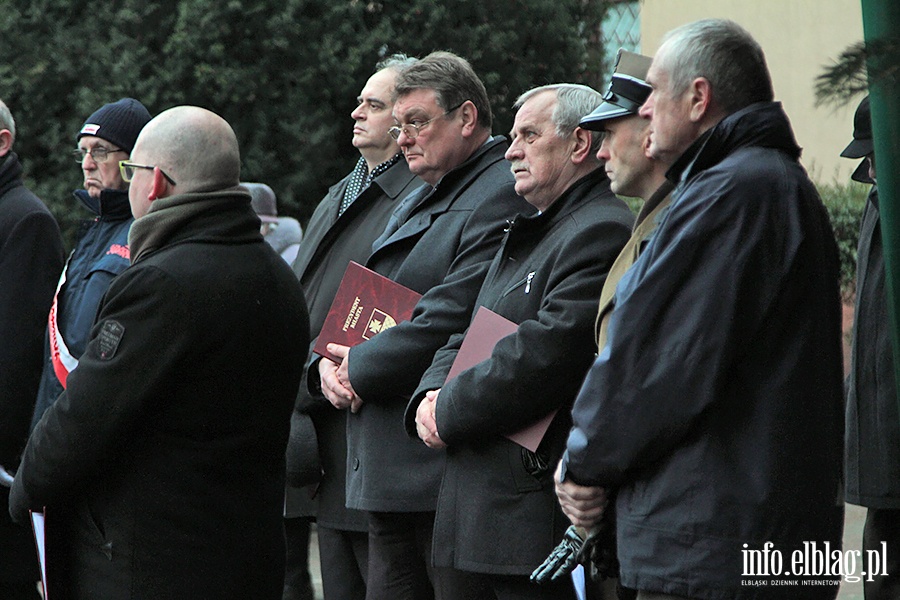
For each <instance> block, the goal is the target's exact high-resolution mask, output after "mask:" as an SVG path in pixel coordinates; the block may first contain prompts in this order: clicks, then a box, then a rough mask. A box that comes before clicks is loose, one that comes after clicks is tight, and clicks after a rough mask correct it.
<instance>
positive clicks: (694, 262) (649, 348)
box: [563, 172, 802, 486]
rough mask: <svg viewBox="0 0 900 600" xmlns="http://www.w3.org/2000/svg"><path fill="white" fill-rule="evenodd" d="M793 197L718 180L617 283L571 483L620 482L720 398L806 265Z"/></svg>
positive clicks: (578, 417) (680, 202) (708, 181)
mask: <svg viewBox="0 0 900 600" xmlns="http://www.w3.org/2000/svg"><path fill="white" fill-rule="evenodd" d="M773 179H774V178H773ZM763 185H764V184H763ZM738 190H740V191H738ZM751 190H752V191H751ZM790 197H791V193H790V192H789V191H785V190H778V189H771V188H770V189H765V188H763V189H760V187H759V186H756V187H755V188H753V187H751V186H749V185H746V182H744V183H743V184H742V183H740V182H735V181H734V179H733V178H732V177H730V176H729V175H728V174H727V173H723V172H717V173H710V172H708V173H707V174H705V175H700V176H698V181H696V182H694V183H692V186H691V189H689V190H688V192H687V193H685V194H684V195H683V196H682V197H681V198H679V199H677V200H675V201H673V204H672V208H671V209H670V212H669V215H668V218H667V220H666V221H665V222H664V223H663V224H662V225H661V226H660V228H659V229H658V230H657V234H656V237H655V239H652V241H651V242H650V244H649V245H648V247H647V249H646V250H645V251H644V253H643V254H642V255H641V257H640V258H639V259H638V261H637V262H636V263H635V265H634V266H633V267H632V268H631V269H630V270H629V271H628V272H627V273H626V274H625V275H624V276H623V278H622V279H621V280H620V282H619V284H618V287H617V292H616V294H617V303H616V306H615V308H614V309H613V312H612V315H611V318H610V323H609V338H608V344H607V346H606V347H605V348H604V349H602V350H601V352H600V355H599V356H598V357H597V358H596V360H595V361H594V364H593V366H592V367H591V368H590V370H589V372H588V375H587V378H586V380H585V382H584V385H583V386H582V388H581V390H580V392H579V393H578V397H577V399H576V401H575V405H574V408H573V411H572V417H573V428H572V430H571V432H570V434H569V439H568V446H567V453H566V455H565V456H564V457H563V469H564V473H565V475H566V476H567V477H570V478H571V479H572V480H573V481H576V482H578V483H581V484H584V485H603V486H612V485H616V484H618V483H619V482H620V481H622V480H623V479H625V478H626V477H627V476H628V474H629V473H630V472H633V471H635V470H638V469H640V468H642V467H645V466H647V465H649V464H651V463H652V462H654V461H655V460H657V459H659V458H661V457H663V456H665V455H667V454H670V453H671V452H672V450H673V449H674V448H675V447H677V445H678V444H679V443H680V442H681V440H682V439H683V438H685V437H686V436H687V435H689V434H690V432H691V430H692V427H693V426H694V425H695V424H696V423H697V422H699V421H701V420H702V419H704V417H705V416H706V414H707V412H708V409H709V408H710V407H711V406H712V405H713V403H715V402H716V401H717V400H720V399H721V392H720V390H721V388H722V386H723V382H724V381H727V378H728V375H729V373H728V369H731V368H735V365H739V364H740V356H741V353H742V352H745V351H749V350H750V346H751V342H752V337H753V334H754V332H756V331H758V329H759V327H760V326H761V323H762V322H763V320H764V318H765V315H766V313H767V312H768V311H770V309H771V306H772V305H773V304H774V303H776V302H778V298H777V296H778V293H779V288H780V287H781V284H782V281H783V280H784V278H785V277H790V276H791V274H790V273H791V271H792V270H793V269H794V268H796V265H794V264H793V263H794V261H795V256H796V254H797V248H798V246H799V244H800V243H801V241H802V240H800V239H797V238H798V237H799V234H798V233H797V232H798V231H800V230H801V228H800V227H799V225H797V224H796V220H795V221H794V222H793V223H792V222H790V219H796V214H793V213H791V212H790V210H784V207H785V206H787V205H789V204H790V203H789V202H787V201H786V200H785V198H790ZM794 276H799V275H794Z"/></svg>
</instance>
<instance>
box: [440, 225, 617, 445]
mask: <svg viewBox="0 0 900 600" xmlns="http://www.w3.org/2000/svg"><path fill="white" fill-rule="evenodd" d="M628 236H629V229H628V227H627V226H625V225H624V224H620V223H617V222H613V221H603V222H598V223H595V224H593V225H592V226H590V227H585V228H583V229H581V230H579V231H578V232H577V233H576V235H573V236H572V237H571V239H570V240H569V241H568V243H567V244H566V246H565V247H564V248H562V249H561V250H560V251H559V252H558V255H557V257H556V258H555V260H554V261H553V264H552V266H551V271H550V274H549V276H548V279H547V282H546V285H545V286H544V287H543V290H542V298H541V301H540V305H539V308H538V310H537V315H536V316H535V318H531V319H526V320H524V321H522V322H521V323H520V325H519V328H518V329H517V330H516V332H515V333H513V334H511V335H509V336H507V337H505V338H503V339H501V340H500V341H499V342H497V345H496V346H495V347H494V350H493V352H492V354H491V358H490V359H489V360H486V361H483V362H481V363H480V364H478V365H476V366H474V367H472V368H471V369H468V370H466V371H464V372H463V373H461V374H460V375H459V376H457V377H456V378H454V379H453V380H452V381H450V382H448V383H447V384H446V385H445V386H444V387H443V388H442V389H441V393H440V395H439V396H438V400H437V407H436V414H435V418H436V421H437V428H438V431H439V432H440V436H441V439H442V440H443V441H444V442H445V443H447V444H448V445H450V446H453V445H455V444H460V443H469V444H477V443H478V442H480V441H487V440H490V439H492V438H494V437H496V436H497V435H499V434H510V433H514V432H516V431H518V430H520V429H522V428H524V427H526V426H528V425H530V424H532V423H534V422H535V421H537V420H538V419H540V418H542V417H544V416H545V415H547V414H548V413H550V412H551V411H553V410H555V409H565V410H568V409H569V407H570V406H571V403H572V401H573V399H574V397H575V394H576V393H577V391H578V387H579V385H580V383H581V380H582V378H583V377H584V374H585V372H586V371H587V369H588V367H589V366H590V364H591V359H592V358H593V356H594V348H595V346H594V340H593V329H592V324H593V322H594V319H595V318H596V315H597V302H598V298H599V294H600V290H601V289H602V287H603V282H604V281H605V279H606V275H607V273H608V272H609V268H610V266H612V263H613V262H614V261H615V259H616V256H618V253H619V251H620V250H621V249H622V246H623V245H624V244H625V242H626V241H627V240H628ZM515 293H516V292H512V293H511V294H510V296H512V295H513V294H515ZM518 293H520V294H521V293H522V292H521V290H519V291H518ZM532 293H534V291H532ZM510 296H507V298H506V301H509V298H510Z"/></svg>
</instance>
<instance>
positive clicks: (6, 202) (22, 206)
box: [0, 153, 63, 581]
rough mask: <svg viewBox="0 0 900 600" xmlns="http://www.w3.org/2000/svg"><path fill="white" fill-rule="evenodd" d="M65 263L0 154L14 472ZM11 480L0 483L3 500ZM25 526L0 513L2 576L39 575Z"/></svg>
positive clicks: (4, 409)
mask: <svg viewBox="0 0 900 600" xmlns="http://www.w3.org/2000/svg"><path fill="white" fill-rule="evenodd" d="M62 266H63V245H62V238H61V237H60V234H59V227H58V226H57V224H56V221H55V220H54V219H53V216H52V215H51V214H50V211H49V210H47V207H46V206H44V203H43V202H41V201H40V199H38V197H37V196H35V195H34V194H32V193H31V192H30V191H28V190H27V189H26V188H25V186H24V185H23V183H22V165H21V164H20V163H19V159H18V158H17V157H16V155H15V154H13V153H9V154H7V155H6V158H4V159H0V466H3V467H4V468H5V469H6V470H7V471H9V472H12V473H14V472H15V470H16V467H17V466H18V463H19V454H20V453H21V452H22V449H23V448H24V447H25V441H26V440H27V439H28V428H29V424H30V423H31V412H32V410H33V409H34V402H35V398H36V396H37V389H38V381H39V380H40V376H41V351H42V348H43V342H44V330H45V329H46V327H47V313H48V312H49V310H50V302H51V300H52V299H53V290H55V289H56V282H57V279H58V278H59V273H60V271H61V270H62ZM8 496H9V488H7V487H4V486H3V485H0V502H3V503H4V505H5V504H6V501H7V497H8ZM39 576H40V575H39V573H38V571H37V559H36V556H35V550H34V540H33V539H32V536H31V526H30V525H26V526H24V527H23V526H20V525H14V524H13V523H12V521H10V518H9V514H8V511H4V513H3V514H2V515H0V581H12V580H16V581H22V580H27V581H37V579H38V578H39Z"/></svg>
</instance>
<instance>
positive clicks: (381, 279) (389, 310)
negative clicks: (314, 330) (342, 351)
mask: <svg viewBox="0 0 900 600" xmlns="http://www.w3.org/2000/svg"><path fill="white" fill-rule="evenodd" d="M421 297H422V295H421V294H419V293H417V292H414V291H412V290H411V289H409V288H408V287H404V286H402V285H400V284H399V283H397V282H396V281H392V280H390V279H388V278H387V277H385V276H383V275H379V274H378V273H376V272H375V271H373V270H371V269H367V268H366V267H364V266H362V265H361V264H359V263H356V262H352V261H351V262H350V264H349V265H347V270H346V271H344V277H343V279H341V284H340V285H339V286H338V290H337V293H336V294H335V295H334V300H333V301H332V302H331V308H330V309H328V316H326V317H325V322H324V323H323V324H322V331H321V332H320V333H319V337H318V339H317V340H316V345H315V347H314V348H313V352H315V353H316V354H318V355H320V356H324V357H325V358H329V359H331V360H333V361H335V362H337V363H340V362H341V359H339V358H337V357H336V356H333V355H331V354H330V353H329V352H328V351H327V350H326V349H325V346H326V345H327V344H330V343H335V344H341V345H344V346H355V345H356V344H359V343H360V342H364V341H366V340H368V339H371V338H372V337H374V336H375V335H376V334H378V333H379V332H381V331H384V330H385V329H387V328H389V327H393V326H394V325H396V324H397V323H400V322H401V321H407V320H409V318H410V317H411V316H412V312H413V309H414V308H415V307H416V303H417V302H418V301H419V298H421Z"/></svg>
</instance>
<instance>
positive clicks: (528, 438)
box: [438, 306, 556, 452]
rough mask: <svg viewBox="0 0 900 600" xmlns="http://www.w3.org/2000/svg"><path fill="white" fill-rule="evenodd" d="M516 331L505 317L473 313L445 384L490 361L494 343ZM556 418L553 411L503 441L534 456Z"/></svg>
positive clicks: (480, 309) (487, 312)
mask: <svg viewBox="0 0 900 600" xmlns="http://www.w3.org/2000/svg"><path fill="white" fill-rule="evenodd" d="M518 328H519V326H518V325H517V324H515V323H513V322H512V321H510V320H509V319H507V318H505V317H501V316H500V315H498V314H497V313H495V312H494V311H492V310H490V309H488V308H485V307H483V306H480V307H478V312H476V313H475V318H474V319H472V323H471V324H470V325H469V330H468V331H467V332H466V337H465V338H464V339H463V343H462V344H461V345H460V347H459V352H457V354H456V358H455V359H454V360H453V364H452V365H451V366H450V372H449V373H447V379H446V381H450V380H451V379H453V378H454V377H456V376H457V375H459V374H460V373H462V372H463V371H465V370H466V369H470V368H472V367H474V366H475V365H477V364H478V363H480V362H482V361H484V360H487V359H489V358H490V357H491V353H492V352H493V350H494V346H496V345H497V342H499V341H500V340H501V339H503V338H505V337H506V336H508V335H510V334H512V333H515V332H516V330H517V329H518ZM438 400H440V397H438ZM555 416H556V411H555V410H554V411H552V412H550V413H549V414H548V415H547V416H545V417H543V418H541V419H540V420H538V421H536V422H535V423H532V424H531V425H529V426H528V427H525V428H524V429H520V430H519V431H517V432H515V433H511V434H509V435H507V436H506V437H507V438H509V439H510V440H512V441H514V442H515V443H517V444H519V445H520V446H523V447H525V448H528V449H529V450H531V451H532V452H535V451H537V447H538V444H540V443H541V440H542V439H543V437H544V433H546V431H547V428H548V427H550V422H551V421H553V417H555Z"/></svg>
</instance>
